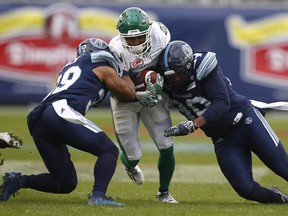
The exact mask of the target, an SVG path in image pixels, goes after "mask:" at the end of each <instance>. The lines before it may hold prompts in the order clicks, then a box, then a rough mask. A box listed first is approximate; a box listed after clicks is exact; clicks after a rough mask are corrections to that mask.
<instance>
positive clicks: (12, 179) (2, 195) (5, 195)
mask: <svg viewBox="0 0 288 216" xmlns="http://www.w3.org/2000/svg"><path fill="white" fill-rule="evenodd" d="M19 176H21V173H20V172H7V173H5V175H4V176H3V183H2V185H1V186H0V201H7V200H8V199H9V198H10V196H12V195H13V196H14V197H15V195H19V193H18V191H17V190H18V189H19V188H18V186H16V183H17V182H16V181H17V178H18V177H19Z"/></svg>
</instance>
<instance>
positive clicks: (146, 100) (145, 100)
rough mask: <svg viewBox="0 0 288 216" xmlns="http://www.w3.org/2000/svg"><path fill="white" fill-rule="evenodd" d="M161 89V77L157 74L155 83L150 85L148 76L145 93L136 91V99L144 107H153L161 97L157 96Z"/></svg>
mask: <svg viewBox="0 0 288 216" xmlns="http://www.w3.org/2000/svg"><path fill="white" fill-rule="evenodd" d="M162 88H163V77H162V76H161V75H160V74H157V79H156V82H155V83H151V77H150V76H148V77H147V80H146V91H136V98H137V99H138V100H139V102H140V103H141V104H142V105H143V106H145V107H153V106H155V105H156V104H157V103H158V102H159V101H161V100H162V97H161V96H160V95H159V93H161V91H162Z"/></svg>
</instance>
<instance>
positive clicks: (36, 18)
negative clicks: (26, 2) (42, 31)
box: [0, 8, 45, 36]
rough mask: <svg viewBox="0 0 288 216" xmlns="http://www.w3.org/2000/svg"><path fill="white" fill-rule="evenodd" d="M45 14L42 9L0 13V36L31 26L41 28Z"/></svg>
mask: <svg viewBox="0 0 288 216" xmlns="http://www.w3.org/2000/svg"><path fill="white" fill-rule="evenodd" d="M44 22H45V16H44V14H43V10H39V9H36V8H35V9H31V8H29V9H25V10H17V11H16V12H10V13H6V14H2V15H1V16H0V36H2V35H5V34H8V33H11V32H15V31H23V30H27V29H33V28H43V26H44Z"/></svg>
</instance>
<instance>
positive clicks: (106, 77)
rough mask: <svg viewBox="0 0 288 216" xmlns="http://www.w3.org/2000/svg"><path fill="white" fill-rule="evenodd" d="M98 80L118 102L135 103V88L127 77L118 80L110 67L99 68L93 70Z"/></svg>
mask: <svg viewBox="0 0 288 216" xmlns="http://www.w3.org/2000/svg"><path fill="white" fill-rule="evenodd" d="M93 72H94V73H96V75H97V76H98V77H99V79H100V80H101V81H102V82H104V83H105V85H106V86H107V88H108V89H109V90H110V91H111V92H113V94H115V96H116V97H117V98H118V99H119V100H124V101H135V100H136V95H135V94H136V93H135V86H134V84H133V82H132V80H131V79H130V78H129V76H125V78H120V77H118V76H117V73H116V71H115V70H114V69H113V68H112V67H108V66H101V67H97V68H94V69H93Z"/></svg>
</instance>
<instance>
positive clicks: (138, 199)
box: [0, 107, 288, 216]
mask: <svg viewBox="0 0 288 216" xmlns="http://www.w3.org/2000/svg"><path fill="white" fill-rule="evenodd" d="M28 112H29V107H28V108H27V107H2V108H0V121H1V125H0V131H14V132H16V133H17V134H19V135H20V136H21V137H22V138H23V139H24V146H23V148H22V149H21V150H17V149H1V150H0V153H1V156H0V158H1V157H2V158H4V159H5V161H4V165H3V166H0V175H1V176H2V175H3V174H4V172H5V171H21V172H23V173H28V174H29V173H38V172H43V171H46V169H45V167H44V165H43V163H42V161H41V158H40V157H39V154H38V153H37V151H36V149H35V147H34V145H33V141H32V138H31V137H30V135H29V132H28V129H27V126H26V114H27V113H28ZM87 117H88V118H89V119H91V120H93V121H94V122H96V123H97V125H98V126H100V127H101V128H102V129H103V130H104V131H105V132H107V133H108V135H109V136H110V137H111V138H112V139H113V140H115V135H114V133H113V127H112V122H111V116H110V111H109V110H106V109H99V110H93V111H92V112H90V113H89V114H88V115H87ZM172 117H173V121H174V123H177V122H179V121H180V120H182V119H184V118H183V117H181V116H180V115H179V114H177V113H174V112H172ZM267 119H268V120H269V122H270V123H271V125H272V127H273V128H274V129H275V131H276V133H277V134H278V136H279V137H280V139H281V140H282V142H283V143H284V145H285V147H286V148H288V146H287V144H288V135H287V129H286V126H287V121H288V117H287V115H286V114H285V113H283V112H282V113H268V114H267ZM141 140H142V141H143V151H144V153H143V157H142V159H141V162H140V167H141V168H142V170H143V171H144V174H145V179H146V181H145V183H144V184H143V185H140V186H138V185H135V184H133V183H132V182H130V180H129V178H128V177H127V176H126V173H125V171H124V167H123V165H122V164H121V162H120V161H119V163H118V166H117V169H116V172H115V175H114V177H113V179H112V181H111V184H110V186H109V188H108V192H107V194H108V195H111V196H112V197H113V198H114V199H115V200H116V201H119V202H123V203H125V204H126V206H125V207H120V208H119V207H110V206H88V205H87V200H88V199H87V195H88V194H89V193H90V192H91V188H92V184H93V177H92V168H93V165H94V162H95V158H94V157H93V156H90V155H89V154H87V153H83V152H80V151H76V150H74V149H71V155H72V160H73V161H74V162H75V166H76V169H77V172H78V178H79V184H78V186H77V188H76V190H75V191H73V192H72V193H71V194H67V195H59V194H48V193H42V192H38V191H34V190H29V189H23V190H20V196H19V197H15V198H14V197H11V199H10V200H9V201H8V202H0V212H1V216H6V215H7V216H8V215H31V216H32V215H37V216H38V215H49V216H54V215H55V216H56V215H57V216H58V215H64V214H66V215H69V216H70V215H71V216H74V215H77V216H78V215H85V216H86V215H125V216H130V215H131V216H132V215H133V216H138V215H139V216H140V215H141V216H142V215H145V216H150V215H151V216H152V215H153V216H156V215H197V216H202V215H203V216H204V215H205V216H206V215H212V216H218V215H219V216H226V215H227V216H228V215H229V216H230V215H233V216H238V215H239V216H240V215H241V216H243V215H246V216H248V215H256V216H257V215H273V214H275V215H276V214H277V215H285V214H286V209H287V206H286V205H262V204H258V203H255V202H251V201H246V200H244V199H242V198H240V197H239V196H238V195H237V194H236V193H235V192H234V191H233V189H232V188H231V186H230V185H229V184H228V183H227V181H226V179H225V178H224V177H223V175H222V173H221V172H220V170H219V168H218V165H217V162H216V158H215V155H214V153H213V147H212V144H210V140H209V139H208V138H206V137H205V136H204V135H203V133H202V132H199V131H197V133H195V134H192V135H189V136H186V137H181V138H175V139H174V142H175V157H176V170H175V173H174V177H173V180H172V183H171V188H170V192H171V194H172V195H173V196H174V198H175V199H177V200H178V201H179V203H180V204H178V205H171V204H163V203H159V202H157V200H156V199H155V195H156V191H157V189H158V172H157V160H158V152H157V151H156V148H155V147H154V146H153V144H152V142H151V139H150V138H149V136H148V135H147V132H146V130H145V129H144V128H143V127H142V126H141ZM253 171H254V174H255V179H256V180H257V181H258V182H259V183H261V184H262V185H263V186H266V187H270V186H273V185H277V186H278V187H280V188H281V189H283V190H284V191H286V192H287V191H288V189H286V185H287V183H286V182H285V181H284V180H283V179H281V178H280V177H278V176H276V175H275V174H273V173H272V172H271V171H269V170H268V169H267V168H266V167H265V166H264V165H263V164H262V162H261V161H259V160H258V159H257V158H256V157H253Z"/></svg>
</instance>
